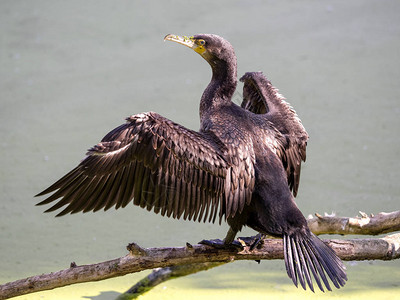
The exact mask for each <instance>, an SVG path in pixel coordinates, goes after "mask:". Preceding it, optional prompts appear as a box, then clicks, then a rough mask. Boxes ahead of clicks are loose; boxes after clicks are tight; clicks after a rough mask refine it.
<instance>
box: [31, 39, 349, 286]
mask: <svg viewBox="0 0 400 300" xmlns="http://www.w3.org/2000/svg"><path fill="white" fill-rule="evenodd" d="M164 40H169V41H174V42H177V43H180V44H182V45H185V46H187V47H189V48H192V49H193V50H194V51H196V52H197V53H198V54H200V55H201V56H202V57H203V58H204V59H205V60H206V61H207V62H208V63H209V64H210V66H211V69H212V79H211V82H210V83H209V85H208V86H207V88H206V89H205V91H204V93H203V95H202V97H201V101H200V122H201V123H200V130H199V131H198V132H197V131H193V130H190V129H187V128H185V127H183V126H181V125H179V124H176V123H174V122H172V121H170V120H168V119H166V118H164V117H162V116H161V115H159V114H157V113H155V112H147V113H141V114H137V115H133V116H130V117H128V118H127V119H126V121H127V122H126V123H125V124H123V125H121V126H119V127H117V128H115V129H114V130H112V131H111V132H109V133H108V134H107V135H106V136H105V137H104V138H103V139H102V140H101V142H100V143H98V144H97V145H95V146H94V147H92V148H90V149H89V150H88V152H87V156H86V157H85V158H84V159H83V160H82V161H81V163H80V164H79V165H78V166H77V167H76V168H75V169H73V170H72V171H70V172H69V173H68V174H66V175H65V176H64V177H62V178H61V179H60V180H58V181H57V182H56V183H54V184H53V185H51V186H50V187H49V188H47V189H46V190H44V191H43V192H41V193H40V194H38V195H37V196H42V195H45V194H48V193H51V192H54V193H53V194H52V195H51V196H49V197H48V198H47V199H45V200H44V201H42V202H40V203H38V205H43V204H48V203H50V202H54V201H56V203H55V205H53V206H52V207H50V208H49V209H47V210H46V212H50V211H54V210H57V209H59V208H61V207H63V206H66V207H65V208H64V209H63V210H62V211H61V212H60V213H59V214H58V215H57V216H62V215H65V214H67V213H76V212H79V211H83V212H88V211H98V210H100V209H104V210H107V209H109V208H111V207H113V206H114V207H115V208H120V207H125V206H126V205H127V204H128V203H129V202H131V201H132V200H133V203H134V204H135V205H138V206H140V207H142V208H146V209H147V210H149V211H150V210H153V211H154V212H155V213H161V215H163V216H164V215H166V216H168V217H171V216H172V217H173V218H177V219H179V218H183V219H189V220H199V221H201V220H204V221H209V222H214V221H215V219H216V218H217V216H218V219H219V222H220V223H221V220H222V219H225V220H226V221H227V223H228V224H229V226H230V228H229V231H228V234H227V236H226V237H225V239H224V241H221V240H210V241H203V242H204V243H206V244H210V245H213V246H221V245H222V246H224V245H225V246H228V245H229V244H231V243H232V242H233V241H234V239H235V236H236V233H237V232H238V231H239V230H241V228H242V227H243V226H249V227H251V228H253V229H254V230H256V231H258V232H259V233H260V234H261V235H265V234H268V235H271V236H275V237H280V238H283V245H284V258H285V265H286V270H287V273H288V275H289V277H290V278H291V279H292V280H293V282H294V284H295V285H296V286H297V283H298V282H300V284H301V286H302V287H303V288H304V289H306V285H307V284H308V286H309V287H310V289H311V290H312V291H314V289H313V282H312V277H314V279H315V281H316V283H317V285H318V287H319V288H320V289H321V290H322V291H324V288H323V284H324V285H325V287H326V288H327V289H328V290H331V288H330V285H329V282H328V279H327V278H328V277H329V278H330V280H331V281H332V283H333V284H334V285H335V286H336V287H337V288H340V287H341V286H343V285H344V284H345V281H346V280H347V276H346V272H345V266H344V265H343V263H342V262H341V260H340V259H339V258H338V257H337V256H336V254H335V253H334V251H333V250H332V249H331V248H330V247H328V246H327V245H325V244H324V243H323V242H322V241H321V240H320V239H319V238H318V237H316V236H315V235H314V234H313V233H311V232H310V230H309V228H308V227H307V222H306V219H305V218H304V216H303V215H302V213H301V212H300V210H299V209H298V208H297V205H296V204H295V201H294V196H296V194H297V190H298V186H299V179H300V167H301V162H302V161H305V159H306V145H307V140H308V134H307V132H306V131H305V129H304V127H303V125H302V123H301V121H300V119H299V118H298V116H297V114H296V112H295V111H294V110H293V109H292V107H291V106H290V105H289V104H288V103H287V102H286V101H285V100H284V98H283V96H281V95H280V94H279V93H278V90H277V89H275V88H274V87H273V86H272V85H271V83H270V82H269V81H268V80H267V79H266V78H265V77H264V75H263V74H262V73H261V72H256V73H246V74H245V75H244V76H243V77H242V78H241V81H243V82H244V88H243V102H242V105H241V107H240V106H238V105H236V104H235V103H233V102H232V95H233V93H234V91H235V89H236V85H237V78H236V56H235V52H234V50H233V47H232V46H231V44H230V43H229V42H228V41H226V40H224V39H223V38H221V37H219V36H217V35H213V34H200V35H195V36H193V37H180V36H176V35H167V36H166V37H165V38H164ZM326 275H327V276H326ZM321 280H322V282H323V284H322V282H321Z"/></svg>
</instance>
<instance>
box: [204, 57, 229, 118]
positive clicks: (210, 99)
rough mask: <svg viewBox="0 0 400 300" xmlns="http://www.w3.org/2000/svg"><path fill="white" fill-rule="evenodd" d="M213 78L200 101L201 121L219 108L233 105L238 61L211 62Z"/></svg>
mask: <svg viewBox="0 0 400 300" xmlns="http://www.w3.org/2000/svg"><path fill="white" fill-rule="evenodd" d="M210 65H211V69H212V78H211V81H210V83H209V84H208V86H207V88H206V89H205V91H204V93H203V96H202V97H201V101H200V119H201V120H202V119H203V118H206V117H207V116H208V115H209V114H210V113H212V112H214V111H216V110H217V109H218V108H219V107H221V106H223V105H227V104H230V103H231V99H232V96H233V93H234V92H235V90H236V85H237V75H236V61H231V62H229V63H227V62H225V61H218V62H210Z"/></svg>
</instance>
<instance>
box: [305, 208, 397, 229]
mask: <svg viewBox="0 0 400 300" xmlns="http://www.w3.org/2000/svg"><path fill="white" fill-rule="evenodd" d="M315 215H316V217H315V218H312V219H308V220H307V222H308V227H309V228H310V229H311V231H312V232H314V234H317V235H318V234H363V235H378V234H385V233H389V232H395V231H399V230H400V211H394V212H390V213H384V212H381V213H379V214H377V215H375V216H374V215H372V214H371V215H370V216H368V215H367V214H366V213H363V212H360V215H361V217H355V218H345V217H336V216H329V215H325V216H321V215H319V214H315Z"/></svg>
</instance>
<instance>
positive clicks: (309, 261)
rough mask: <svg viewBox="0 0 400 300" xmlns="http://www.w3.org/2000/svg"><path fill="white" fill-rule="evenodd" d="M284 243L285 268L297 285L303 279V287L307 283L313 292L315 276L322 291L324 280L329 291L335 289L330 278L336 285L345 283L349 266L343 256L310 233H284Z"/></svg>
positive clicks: (305, 286)
mask: <svg viewBox="0 0 400 300" xmlns="http://www.w3.org/2000/svg"><path fill="white" fill-rule="evenodd" d="M283 245H284V256H285V265H286V271H287V274H288V276H289V278H291V279H292V281H293V283H294V284H295V285H296V286H297V285H298V282H300V285H301V286H302V287H303V289H305V290H306V289H307V285H308V287H309V288H310V289H311V290H312V291H313V292H314V287H313V281H312V277H314V279H315V281H316V283H317V285H318V287H319V289H320V290H321V291H323V292H324V286H323V284H322V282H323V283H324V285H325V287H326V289H327V290H329V291H331V290H332V289H331V287H330V284H329V281H328V278H327V277H329V279H330V280H331V281H332V283H333V285H334V286H335V287H336V288H340V287H342V286H344V284H345V283H346V280H347V275H346V271H345V270H346V267H345V266H344V265H343V263H342V261H341V260H340V258H339V257H338V256H337V255H336V254H335V252H334V251H333V250H332V249H331V248H330V247H329V246H327V245H325V244H324V242H322V241H321V240H320V239H319V238H318V237H316V236H315V235H314V234H312V233H311V232H306V233H299V232H296V233H294V234H291V235H284V236H283ZM311 274H312V277H311ZM326 275H328V276H326ZM321 280H322V282H321Z"/></svg>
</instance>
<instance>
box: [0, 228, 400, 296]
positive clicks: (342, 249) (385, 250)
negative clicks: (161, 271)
mask: <svg viewBox="0 0 400 300" xmlns="http://www.w3.org/2000/svg"><path fill="white" fill-rule="evenodd" d="M326 242H327V243H329V245H330V246H331V247H332V248H333V249H334V250H335V252H336V253H337V254H338V256H339V257H340V258H342V259H343V260H365V259H382V260H390V259H396V258H399V257H400V233H398V234H393V235H390V236H387V237H384V238H376V239H351V240H326ZM128 248H129V249H132V245H129V246H128ZM134 248H135V255H133V254H132V253H129V254H128V255H126V256H123V257H121V258H117V259H114V260H110V261H106V262H102V263H98V264H93V265H83V266H76V265H72V267H70V268H68V269H65V270H61V271H58V272H54V273H50V274H43V275H38V276H33V277H29V278H26V279H21V280H17V281H14V282H10V283H6V284H4V285H1V286H0V299H7V298H10V297H15V296H19V295H24V294H28V293H33V292H38V291H43V290H49V289H53V288H56V287H62V286H66V285H71V284H75V283H82V282H89V281H99V280H103V279H107V278H112V277H117V276H122V275H126V274H129V273H135V272H139V271H142V270H146V269H154V268H159V267H169V266H175V265H184V264H194V263H204V262H230V261H233V260H261V259H282V258H283V247H282V240H280V239H266V240H264V243H263V244H262V245H261V247H260V248H258V249H254V250H253V251H249V248H248V247H246V248H245V249H244V250H243V251H241V252H237V251H236V250H233V249H232V250H231V249H215V248H211V247H208V246H204V245H194V246H191V245H190V247H189V246H186V247H178V248H147V249H143V248H140V247H138V246H137V245H136V246H135V247H134ZM138 249H141V250H140V251H137V250H138Z"/></svg>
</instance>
